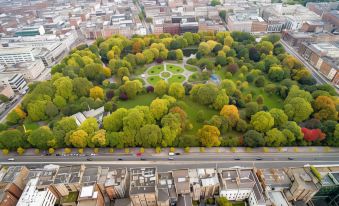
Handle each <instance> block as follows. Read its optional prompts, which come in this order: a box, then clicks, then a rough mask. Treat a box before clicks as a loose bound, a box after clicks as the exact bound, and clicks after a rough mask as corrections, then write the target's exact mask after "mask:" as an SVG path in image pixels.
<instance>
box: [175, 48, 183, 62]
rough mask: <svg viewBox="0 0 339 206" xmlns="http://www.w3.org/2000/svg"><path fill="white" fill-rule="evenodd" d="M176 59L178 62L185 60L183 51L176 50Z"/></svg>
mask: <svg viewBox="0 0 339 206" xmlns="http://www.w3.org/2000/svg"><path fill="white" fill-rule="evenodd" d="M175 57H176V59H177V60H182V59H183V58H184V54H183V53H182V50H181V49H177V50H175Z"/></svg>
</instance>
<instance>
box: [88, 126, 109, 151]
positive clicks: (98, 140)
mask: <svg viewBox="0 0 339 206" xmlns="http://www.w3.org/2000/svg"><path fill="white" fill-rule="evenodd" d="M107 144H108V140H107V138H106V131H105V130H103V129H101V130H98V131H96V132H95V133H94V135H93V136H92V137H91V138H90V142H88V146H90V147H104V146H106V145H107Z"/></svg>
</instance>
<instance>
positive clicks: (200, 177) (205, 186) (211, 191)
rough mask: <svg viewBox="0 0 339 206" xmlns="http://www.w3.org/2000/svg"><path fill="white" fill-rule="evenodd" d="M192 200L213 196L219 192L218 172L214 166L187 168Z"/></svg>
mask: <svg viewBox="0 0 339 206" xmlns="http://www.w3.org/2000/svg"><path fill="white" fill-rule="evenodd" d="M189 177H190V185H191V188H192V191H191V192H192V198H193V200H200V199H208V198H213V197H214V196H215V195H217V194H218V193H219V186H220V184H219V179H218V173H217V171H216V169H214V168H206V169H205V168H199V169H190V170H189Z"/></svg>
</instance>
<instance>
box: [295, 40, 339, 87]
mask: <svg viewBox="0 0 339 206" xmlns="http://www.w3.org/2000/svg"><path fill="white" fill-rule="evenodd" d="M298 52H299V53H300V54H301V56H303V57H304V58H305V59H306V60H307V61H309V62H310V63H311V64H312V65H313V66H314V67H315V68H317V69H318V70H319V72H320V73H321V74H323V75H324V76H325V77H326V78H327V79H328V80H329V81H331V82H332V83H333V84H334V85H336V86H339V42H332V43H329V42H323V43H308V42H304V43H302V44H301V45H300V47H299V50H298Z"/></svg>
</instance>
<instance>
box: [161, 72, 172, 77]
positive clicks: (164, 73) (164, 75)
mask: <svg viewBox="0 0 339 206" xmlns="http://www.w3.org/2000/svg"><path fill="white" fill-rule="evenodd" d="M160 76H161V77H164V78H167V77H170V76H171V73H169V72H161V74H160Z"/></svg>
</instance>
